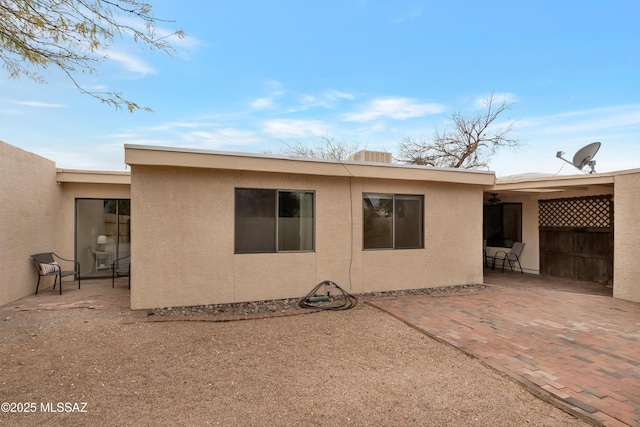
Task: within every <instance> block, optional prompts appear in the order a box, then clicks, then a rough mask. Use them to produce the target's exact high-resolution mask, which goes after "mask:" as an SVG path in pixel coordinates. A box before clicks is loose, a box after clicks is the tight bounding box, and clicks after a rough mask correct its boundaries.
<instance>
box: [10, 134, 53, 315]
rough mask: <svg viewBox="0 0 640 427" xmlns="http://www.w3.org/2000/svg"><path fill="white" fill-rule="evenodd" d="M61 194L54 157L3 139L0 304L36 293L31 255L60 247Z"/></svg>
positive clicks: (46, 284)
mask: <svg viewBox="0 0 640 427" xmlns="http://www.w3.org/2000/svg"><path fill="white" fill-rule="evenodd" d="M59 195H60V189H59V186H58V184H56V167H55V163H54V162H52V161H50V160H47V159H45V158H43V157H40V156H38V155H35V154H33V153H29V152H27V151H24V150H21V149H19V148H17V147H14V146H11V145H9V144H6V143H4V142H1V141H0V254H2V256H0V271H2V280H0V305H3V304H6V303H8V302H11V301H14V300H16V299H18V298H21V297H23V296H26V295H29V294H31V293H33V292H35V289H36V282H37V281H38V275H37V274H36V272H35V268H34V265H33V261H32V260H31V258H30V255H32V254H36V253H40V252H50V251H57V250H58V249H59V246H58V245H57V242H58V239H57V237H58V236H59V233H58V231H59V230H58V228H57V223H56V220H57V218H58V217H57V212H58V209H59V207H60V200H59ZM49 279H50V278H48V277H47V278H43V280H42V283H41V284H40V287H41V288H42V287H43V286H44V287H47V286H50V285H51V284H52V283H53V279H51V280H49ZM49 282H51V283H49Z"/></svg>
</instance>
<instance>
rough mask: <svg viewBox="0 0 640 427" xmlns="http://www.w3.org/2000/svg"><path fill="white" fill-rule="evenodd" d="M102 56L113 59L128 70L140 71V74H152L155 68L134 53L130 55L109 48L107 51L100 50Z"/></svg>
mask: <svg viewBox="0 0 640 427" xmlns="http://www.w3.org/2000/svg"><path fill="white" fill-rule="evenodd" d="M102 54H103V56H104V57H105V58H106V59H108V60H111V61H115V62H117V63H119V64H121V65H122V66H124V68H125V69H126V70H128V71H132V72H134V73H140V74H142V75H147V74H154V73H155V70H154V69H153V68H151V66H149V65H148V64H146V63H145V62H144V61H141V60H140V59H139V58H138V57H136V56H134V55H130V54H128V53H124V52H118V51H115V50H110V51H108V52H102Z"/></svg>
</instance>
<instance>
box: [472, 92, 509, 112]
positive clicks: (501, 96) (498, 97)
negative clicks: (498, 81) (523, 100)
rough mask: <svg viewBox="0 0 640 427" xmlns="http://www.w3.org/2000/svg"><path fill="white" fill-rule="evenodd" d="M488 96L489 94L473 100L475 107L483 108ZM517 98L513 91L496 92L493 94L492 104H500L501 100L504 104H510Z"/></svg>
mask: <svg viewBox="0 0 640 427" xmlns="http://www.w3.org/2000/svg"><path fill="white" fill-rule="evenodd" d="M490 97H491V95H487V96H482V97H479V98H477V99H476V100H475V108H477V109H480V110H482V109H485V108H486V107H487V101H488V100H489V98H490ZM517 100H518V98H517V97H516V95H515V94H513V93H509V92H498V93H494V94H493V104H494V105H499V104H502V103H503V102H504V103H505V104H512V103H514V102H516V101H517Z"/></svg>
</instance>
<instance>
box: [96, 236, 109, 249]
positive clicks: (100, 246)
mask: <svg viewBox="0 0 640 427" xmlns="http://www.w3.org/2000/svg"><path fill="white" fill-rule="evenodd" d="M97 243H98V249H99V250H100V251H104V244H105V243H107V236H98V242H97Z"/></svg>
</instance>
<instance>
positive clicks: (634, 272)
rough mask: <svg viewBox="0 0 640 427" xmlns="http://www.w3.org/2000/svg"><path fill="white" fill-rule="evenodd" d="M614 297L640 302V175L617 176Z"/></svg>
mask: <svg viewBox="0 0 640 427" xmlns="http://www.w3.org/2000/svg"><path fill="white" fill-rule="evenodd" d="M614 203H615V204H614V209H615V212H614V221H615V223H614V224H615V225H614V242H615V252H614V254H613V296H614V297H616V298H621V299H625V300H629V301H634V302H639V303H640V262H638V260H639V259H640V220H639V218H640V173H633V174H624V175H619V176H616V184H615V195H614Z"/></svg>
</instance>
